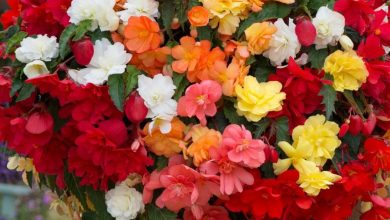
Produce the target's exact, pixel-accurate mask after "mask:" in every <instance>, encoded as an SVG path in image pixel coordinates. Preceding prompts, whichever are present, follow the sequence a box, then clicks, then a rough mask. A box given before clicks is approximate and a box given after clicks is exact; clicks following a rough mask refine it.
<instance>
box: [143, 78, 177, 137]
mask: <svg viewBox="0 0 390 220" xmlns="http://www.w3.org/2000/svg"><path fill="white" fill-rule="evenodd" d="M175 89H176V86H175V85H174V84H173V81H172V78H171V77H169V76H163V75H162V74H158V75H156V76H154V78H149V77H147V76H144V75H140V76H138V89H137V90H138V93H139V95H140V96H141V97H142V98H143V100H144V101H145V105H146V107H147V108H148V109H149V112H148V115H147V117H148V118H152V119H153V121H152V123H151V125H150V127H149V128H150V130H152V129H153V128H154V127H156V126H157V127H159V129H160V131H161V132H162V133H164V134H166V133H169V132H170V130H171V124H170V122H171V121H172V119H173V117H175V116H176V115H177V111H176V109H177V102H176V101H175V100H174V99H172V96H173V95H174V94H175Z"/></svg>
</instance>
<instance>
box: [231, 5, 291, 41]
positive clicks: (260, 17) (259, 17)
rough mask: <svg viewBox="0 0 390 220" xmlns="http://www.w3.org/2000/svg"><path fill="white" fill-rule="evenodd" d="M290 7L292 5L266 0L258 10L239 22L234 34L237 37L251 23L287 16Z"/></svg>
mask: <svg viewBox="0 0 390 220" xmlns="http://www.w3.org/2000/svg"><path fill="white" fill-rule="evenodd" d="M291 9H292V7H291V6H290V5H286V4H282V3H279V2H267V3H266V4H265V5H264V7H263V9H262V10H261V11H260V12H257V13H251V14H250V15H249V17H248V18H247V19H245V20H244V21H243V22H241V24H240V27H239V28H238V31H237V34H236V35H237V38H239V37H240V36H241V35H242V34H243V33H244V31H245V30H246V29H247V28H248V27H250V26H251V25H252V24H253V23H256V22H262V21H265V20H269V19H276V18H284V17H287V15H289V14H290V12H291Z"/></svg>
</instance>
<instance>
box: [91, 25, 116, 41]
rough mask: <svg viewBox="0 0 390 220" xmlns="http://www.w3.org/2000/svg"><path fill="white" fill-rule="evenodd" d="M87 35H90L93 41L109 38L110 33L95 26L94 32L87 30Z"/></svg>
mask: <svg viewBox="0 0 390 220" xmlns="http://www.w3.org/2000/svg"><path fill="white" fill-rule="evenodd" d="M87 35H88V36H90V37H91V40H92V42H94V43H95V42H96V41H97V40H101V39H102V38H106V39H111V33H110V32H109V31H101V30H100V28H96V30H95V31H94V32H88V33H87Z"/></svg>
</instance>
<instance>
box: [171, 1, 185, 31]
mask: <svg viewBox="0 0 390 220" xmlns="http://www.w3.org/2000/svg"><path fill="white" fill-rule="evenodd" d="M173 2H174V3H175V8H176V16H177V18H178V19H179V23H180V24H181V26H182V27H183V25H184V23H185V22H186V21H187V19H188V18H187V7H186V5H185V1H183V0H173Z"/></svg>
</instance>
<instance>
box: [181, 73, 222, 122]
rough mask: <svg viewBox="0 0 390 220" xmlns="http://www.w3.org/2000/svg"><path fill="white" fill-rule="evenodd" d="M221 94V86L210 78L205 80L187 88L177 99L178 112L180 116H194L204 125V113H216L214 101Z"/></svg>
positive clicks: (210, 114) (211, 114)
mask: <svg viewBox="0 0 390 220" xmlns="http://www.w3.org/2000/svg"><path fill="white" fill-rule="evenodd" d="M221 96H222V88H221V86H220V85H219V84H218V83H217V82H215V81H212V80H205V81H202V82H201V83H196V84H193V85H191V86H190V87H188V88H187V90H186V93H185V96H183V97H181V98H180V99H179V103H178V109H177V110H178V113H179V115H181V116H188V117H192V116H194V115H195V116H196V117H197V118H198V119H199V120H200V123H201V124H202V125H206V123H207V121H206V115H207V116H214V115H215V114H216V113H217V106H216V105H215V103H216V102H217V101H218V100H219V99H220V98H221Z"/></svg>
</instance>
